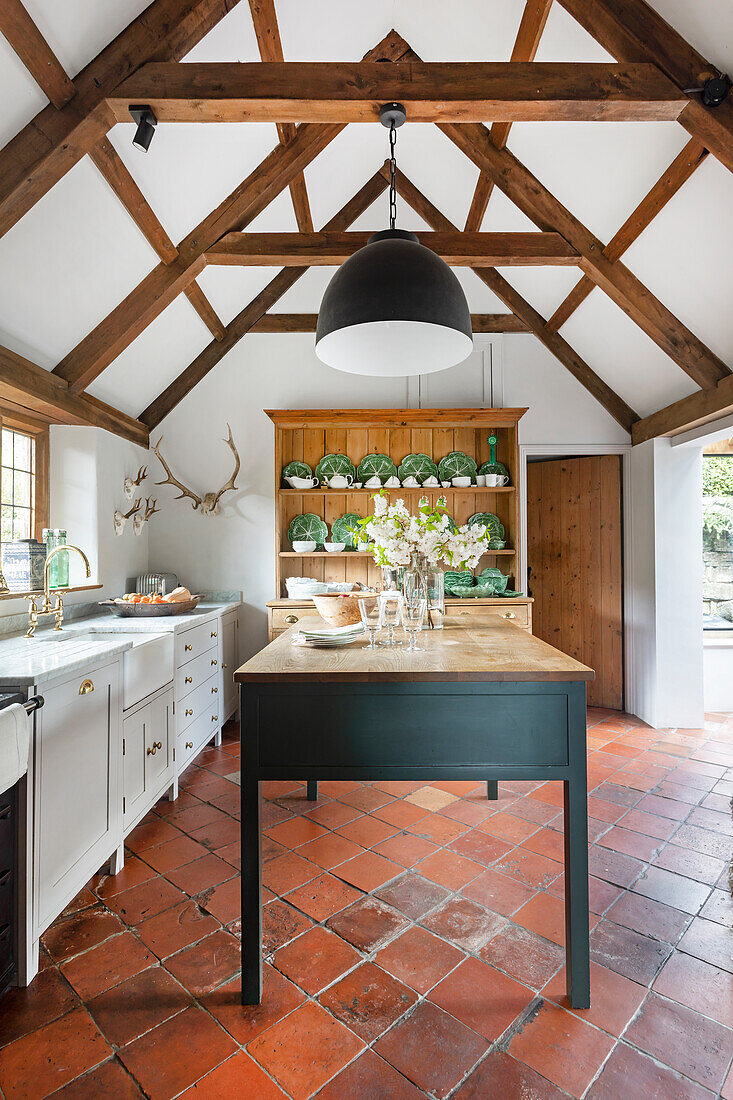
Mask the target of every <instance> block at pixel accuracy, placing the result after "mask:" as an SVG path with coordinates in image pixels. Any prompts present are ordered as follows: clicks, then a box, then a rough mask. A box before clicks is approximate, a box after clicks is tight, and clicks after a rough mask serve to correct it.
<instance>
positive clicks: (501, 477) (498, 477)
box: [486, 474, 509, 489]
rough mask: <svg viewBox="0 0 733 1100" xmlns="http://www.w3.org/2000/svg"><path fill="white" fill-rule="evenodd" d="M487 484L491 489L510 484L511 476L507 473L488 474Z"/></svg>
mask: <svg viewBox="0 0 733 1100" xmlns="http://www.w3.org/2000/svg"><path fill="white" fill-rule="evenodd" d="M486 484H487V486H488V487H489V488H491V489H498V488H500V487H501V486H502V485H508V484H509V478H508V477H507V475H506V474H486Z"/></svg>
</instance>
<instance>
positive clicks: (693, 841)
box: [674, 824, 733, 860]
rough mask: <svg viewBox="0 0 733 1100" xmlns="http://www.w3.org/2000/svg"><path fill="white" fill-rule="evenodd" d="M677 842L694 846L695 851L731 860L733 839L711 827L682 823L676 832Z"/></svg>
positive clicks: (683, 845) (684, 846)
mask: <svg viewBox="0 0 733 1100" xmlns="http://www.w3.org/2000/svg"><path fill="white" fill-rule="evenodd" d="M674 842H675V844H679V845H680V846H681V847H682V848H692V850H693V851H695V852H702V853H703V855H706V856H713V857H714V858H715V859H722V860H729V859H730V853H731V847H733V845H732V844H731V839H730V837H729V836H726V835H725V834H724V833H713V832H711V830H710V829H700V828H698V826H697V825H687V824H684V825H680V827H679V829H678V830H677V832H676V833H675V834H674Z"/></svg>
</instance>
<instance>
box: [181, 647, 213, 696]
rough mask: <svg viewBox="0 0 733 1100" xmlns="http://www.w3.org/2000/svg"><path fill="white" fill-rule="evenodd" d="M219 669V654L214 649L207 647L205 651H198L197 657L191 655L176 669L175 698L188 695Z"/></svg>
mask: <svg viewBox="0 0 733 1100" xmlns="http://www.w3.org/2000/svg"><path fill="white" fill-rule="evenodd" d="M218 671H219V656H218V654H217V652H216V650H215V649H213V648H212V649H207V650H206V652H205V653H200V654H199V655H198V657H193V658H192V659H191V660H190V661H186V663H185V664H184V665H182V666H181V667H180V668H178V669H176V698H177V699H178V700H180V701H181V703H182V701H183V699H185V697H186V696H187V695H190V694H191V692H192V691H195V690H196V688H199V687H201V685H202V684H203V683H204V682H205V681H206V680H208V679H209V677H210V676H214V675H216V673H217V672H218Z"/></svg>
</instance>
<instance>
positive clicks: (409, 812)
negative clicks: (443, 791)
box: [372, 800, 431, 829]
mask: <svg viewBox="0 0 733 1100" xmlns="http://www.w3.org/2000/svg"><path fill="white" fill-rule="evenodd" d="M430 812H431V811H430V810H429V809H426V808H425V807H423V806H413V805H412V803H411V802H403V801H402V800H400V801H398V802H388V803H387V805H386V806H379V807H378V808H377V809H376V810H373V811H372V817H376V818H378V819H379V820H380V821H386V822H387V824H388V825H394V826H395V827H396V828H397V829H406V828H407V826H408V825H414V824H415V822H417V821H421V820H422V819H423V818H424V817H425V816H426V815H427V814H428V813H430Z"/></svg>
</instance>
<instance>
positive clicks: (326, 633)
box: [293, 623, 364, 649]
mask: <svg viewBox="0 0 733 1100" xmlns="http://www.w3.org/2000/svg"><path fill="white" fill-rule="evenodd" d="M363 633H364V627H363V626H362V625H361V623H355V624H354V625H352V626H324V627H319V628H317V629H315V630H308V629H303V628H301V629H300V630H299V631H297V632H296V633H295V634H294V636H293V645H301V646H310V647H316V648H318V649H335V648H337V647H339V646H344V645H349V643H350V642H354V641H356V640H357V639H358V638H361V637H362V635H363Z"/></svg>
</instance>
